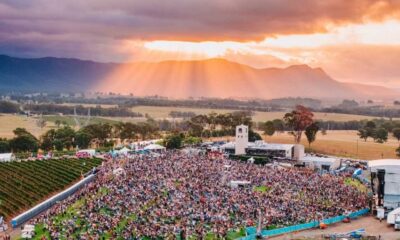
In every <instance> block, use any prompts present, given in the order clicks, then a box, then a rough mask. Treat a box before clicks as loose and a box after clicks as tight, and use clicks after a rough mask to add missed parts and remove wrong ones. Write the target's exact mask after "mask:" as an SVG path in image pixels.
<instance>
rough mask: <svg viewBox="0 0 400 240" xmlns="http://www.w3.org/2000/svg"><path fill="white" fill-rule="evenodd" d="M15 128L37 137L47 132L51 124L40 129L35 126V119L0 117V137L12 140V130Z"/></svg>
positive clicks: (22, 116)
mask: <svg viewBox="0 0 400 240" xmlns="http://www.w3.org/2000/svg"><path fill="white" fill-rule="evenodd" d="M17 127H21V128H26V130H28V131H29V132H31V133H32V134H33V135H35V136H36V137H38V136H40V135H41V134H42V133H44V132H45V131H47V130H49V129H50V128H51V124H47V125H46V127H44V128H43V129H41V128H40V127H38V126H37V125H36V119H35V118H32V117H27V116H25V115H12V114H2V115H0V137H5V138H12V137H13V136H14V134H13V130H14V129H16V128H17Z"/></svg>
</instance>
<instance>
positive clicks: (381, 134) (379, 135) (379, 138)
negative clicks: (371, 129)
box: [374, 128, 388, 143]
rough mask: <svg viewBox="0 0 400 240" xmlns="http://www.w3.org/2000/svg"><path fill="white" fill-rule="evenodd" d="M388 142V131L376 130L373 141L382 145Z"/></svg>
mask: <svg viewBox="0 0 400 240" xmlns="http://www.w3.org/2000/svg"><path fill="white" fill-rule="evenodd" d="M387 140H388V131H387V130H386V129H384V128H378V129H377V130H376V131H375V133H374V141H375V142H377V143H384V142H387Z"/></svg>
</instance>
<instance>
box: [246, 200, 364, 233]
mask: <svg viewBox="0 0 400 240" xmlns="http://www.w3.org/2000/svg"><path fill="white" fill-rule="evenodd" d="M368 212H369V208H365V209H362V210H359V211H357V212H352V213H350V214H349V215H348V217H350V218H357V217H359V216H362V215H365V214H367V213H368ZM345 218H346V216H336V217H332V218H327V219H324V220H322V221H312V222H309V223H303V224H298V225H294V226H288V227H284V228H278V229H272V230H262V231H261V235H262V236H263V237H272V236H277V235H281V234H287V233H291V232H297V231H302V230H307V229H311V228H316V227H318V226H319V224H320V223H321V222H323V223H325V224H328V225H329V224H333V223H338V222H341V221H343V219H345ZM246 233H247V236H246V237H242V238H240V240H253V239H255V238H256V235H257V230H256V228H255V227H249V228H247V229H246Z"/></svg>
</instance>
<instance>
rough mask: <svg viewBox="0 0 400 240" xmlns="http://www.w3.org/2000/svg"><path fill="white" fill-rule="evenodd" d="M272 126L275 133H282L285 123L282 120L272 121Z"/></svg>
mask: <svg viewBox="0 0 400 240" xmlns="http://www.w3.org/2000/svg"><path fill="white" fill-rule="evenodd" d="M272 123H273V124H274V128H275V131H276V132H283V131H285V122H284V121H282V119H274V120H272Z"/></svg>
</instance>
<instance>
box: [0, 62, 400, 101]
mask: <svg viewBox="0 0 400 240" xmlns="http://www.w3.org/2000/svg"><path fill="white" fill-rule="evenodd" d="M0 89H2V90H28V91H48V92H52V91H53V92H70V91H79V92H87V91H91V92H93V91H102V92H119V93H133V94H134V95H136V96H146V95H160V96H166V97H173V98H188V97H218V98H228V97H232V98H262V99H271V98H280V97H312V98H319V99H344V98H348V99H394V98H395V97H396V96H398V94H399V92H398V91H397V90H393V89H389V88H385V87H381V86H373V85H366V84H358V83H357V84H356V83H343V82H339V81H336V80H334V79H333V78H331V77H330V76H329V75H328V74H327V73H325V72H324V70H322V69H321V68H311V67H309V66H307V65H293V66H290V67H287V68H263V69H257V68H253V67H250V66H247V65H243V64H239V63H235V62H231V61H227V60H224V59H207V60H194V61H163V62H157V63H147V62H141V63H100V62H94V61H86V60H79V59H69V58H54V57H45V58H32V59H28V58H15V57H10V56H6V55H0Z"/></svg>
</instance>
